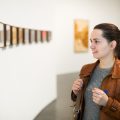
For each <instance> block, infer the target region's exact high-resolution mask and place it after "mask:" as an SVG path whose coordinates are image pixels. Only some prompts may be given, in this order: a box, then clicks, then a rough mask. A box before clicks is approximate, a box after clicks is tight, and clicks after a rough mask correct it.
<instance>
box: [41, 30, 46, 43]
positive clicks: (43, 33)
mask: <svg viewBox="0 0 120 120" xmlns="http://www.w3.org/2000/svg"><path fill="white" fill-rule="evenodd" d="M46 33H47V32H46V31H41V42H44V41H46V40H47V34H46Z"/></svg>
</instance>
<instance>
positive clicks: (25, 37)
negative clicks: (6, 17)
mask: <svg viewBox="0 0 120 120" xmlns="http://www.w3.org/2000/svg"><path fill="white" fill-rule="evenodd" d="M50 40H51V31H46V30H35V29H28V28H20V27H15V26H11V25H8V24H4V23H1V22H0V48H5V47H7V46H13V45H19V44H26V43H33V42H36V43H38V42H45V41H47V42H49V41H50Z"/></svg>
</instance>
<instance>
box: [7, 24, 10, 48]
mask: <svg viewBox="0 0 120 120" xmlns="http://www.w3.org/2000/svg"><path fill="white" fill-rule="evenodd" d="M9 45H10V26H9V25H6V46H9Z"/></svg>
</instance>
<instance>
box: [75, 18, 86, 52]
mask: <svg viewBox="0 0 120 120" xmlns="http://www.w3.org/2000/svg"><path fill="white" fill-rule="evenodd" d="M74 51H75V52H78V53H79V52H86V51H88V20H83V19H76V20H75V21H74Z"/></svg>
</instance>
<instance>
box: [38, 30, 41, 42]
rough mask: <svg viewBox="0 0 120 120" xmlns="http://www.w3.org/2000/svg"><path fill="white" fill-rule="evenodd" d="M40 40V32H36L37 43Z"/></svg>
mask: <svg viewBox="0 0 120 120" xmlns="http://www.w3.org/2000/svg"><path fill="white" fill-rule="evenodd" d="M40 40H41V33H40V30H37V41H38V42H40Z"/></svg>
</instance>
